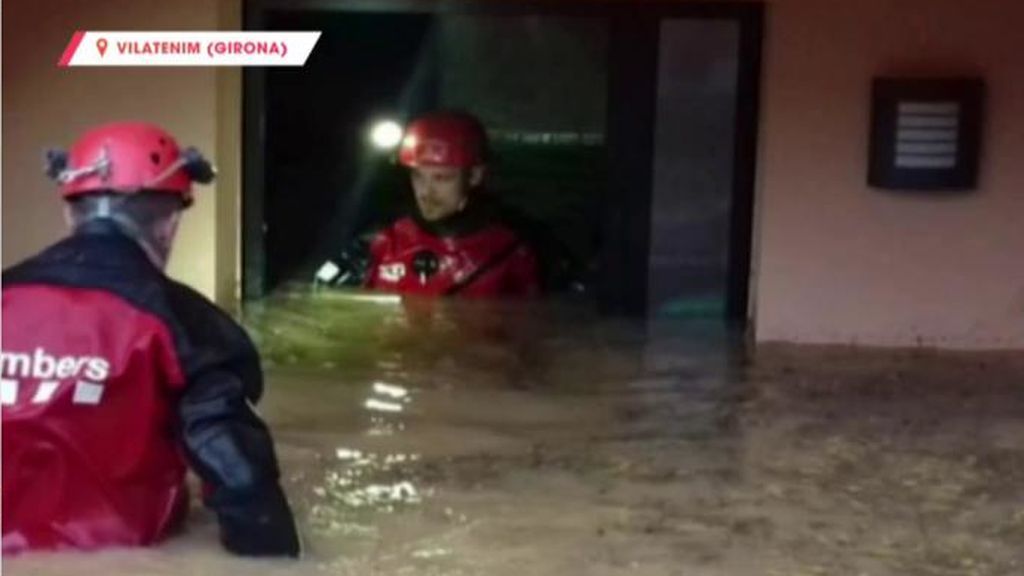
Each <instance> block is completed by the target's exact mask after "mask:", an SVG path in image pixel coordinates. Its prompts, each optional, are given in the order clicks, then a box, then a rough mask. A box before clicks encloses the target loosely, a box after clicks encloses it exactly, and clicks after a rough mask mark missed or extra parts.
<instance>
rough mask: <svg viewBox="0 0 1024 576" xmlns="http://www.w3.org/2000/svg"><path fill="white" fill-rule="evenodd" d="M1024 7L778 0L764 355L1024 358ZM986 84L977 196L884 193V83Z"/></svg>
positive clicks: (764, 164)
mask: <svg viewBox="0 0 1024 576" xmlns="http://www.w3.org/2000/svg"><path fill="white" fill-rule="evenodd" d="M1022 25H1024V3H1022V2H1018V1H1015V0H986V1H980V2H962V1H960V0H901V1H887V0H862V1H858V2H827V1H820V0H777V1H776V2H774V3H772V4H771V5H770V6H769V9H768V18H767V30H766V38H765V61H764V72H763V82H764V85H763V101H762V114H761V118H762V130H761V136H760V138H761V140H760V147H761V152H760V167H759V182H758V184H759V186H758V192H757V194H758V200H757V213H758V220H759V221H758V226H757V229H756V231H757V234H758V236H759V237H758V240H757V241H756V242H757V244H756V246H755V250H756V256H755V259H754V267H755V270H756V271H755V279H754V282H755V292H754V318H755V327H756V337H757V340H758V341H759V342H766V341H789V342H808V343H852V344H864V345H876V346H916V345H924V346H935V347H943V348H945V347H950V348H1024V32H1022V30H1021V26H1022ZM961 74H964V75H979V76H982V77H983V78H984V79H985V80H986V82H987V84H988V100H987V104H986V107H985V115H986V116H987V123H986V126H985V136H984V142H983V147H984V152H983V160H982V164H981V181H980V188H979V189H978V190H977V191H976V192H974V193H972V194H969V195H964V196H960V197H953V198H934V197H927V196H924V197H922V196H906V195H900V194H898V193H891V192H882V191H877V190H873V189H870V188H868V187H867V185H866V184H865V180H866V170H867V150H868V129H869V126H868V124H869V110H870V108H869V91H870V85H871V79H872V77H873V76H876V75H924V76H929V75H938V76H945V75H961Z"/></svg>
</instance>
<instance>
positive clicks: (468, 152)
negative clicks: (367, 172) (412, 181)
mask: <svg viewBox="0 0 1024 576" xmlns="http://www.w3.org/2000/svg"><path fill="white" fill-rule="evenodd" d="M398 161H399V162H400V163H402V164H403V165H405V166H409V167H414V166H448V167H453V168H469V167H471V166H478V165H480V164H484V163H486V161H487V132H486V131H485V130H484V127H483V124H481V123H480V121H479V120H477V119H476V117H474V116H472V115H470V114H465V113H461V112H435V113H433V114H428V115H426V116H421V117H420V118H417V119H416V120H413V121H412V122H411V123H410V124H409V126H408V128H406V131H405V138H404V139H403V140H402V147H401V149H400V150H399V152H398Z"/></svg>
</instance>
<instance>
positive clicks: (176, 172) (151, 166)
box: [46, 122, 214, 204]
mask: <svg viewBox="0 0 1024 576" xmlns="http://www.w3.org/2000/svg"><path fill="white" fill-rule="evenodd" d="M46 171H47V174H48V175H49V176H50V177H51V178H53V179H55V180H57V181H58V182H59V183H60V185H61V195H62V196H63V197H64V198H65V199H70V198H74V197H76V196H80V195H82V194H88V193H90V192H98V191H101V190H102V191H111V192H117V193H123V194H134V193H136V192H140V191H143V190H157V191H162V192H168V193H171V194H177V195H179V196H181V198H182V200H184V201H185V203H186V204H189V203H191V202H192V182H200V183H202V184H206V183H208V182H210V181H212V180H213V175H214V170H213V167H212V166H210V163H209V162H207V161H206V160H205V159H204V158H203V156H202V154H200V153H199V151H198V150H196V149H195V148H187V149H185V150H181V149H180V148H179V147H178V143H177V142H176V141H175V140H174V137H173V136H171V135H170V134H169V133H168V132H167V131H165V130H164V129H162V128H160V127H159V126H156V125H153V124H147V123H144V122H115V123H111V124H104V125H102V126H97V127H96V128H93V129H92V130H89V131H88V132H86V133H85V134H83V135H82V136H81V137H80V138H79V139H78V140H77V141H76V142H75V143H74V145H72V146H71V151H70V152H69V153H67V152H63V151H53V150H51V151H48V152H47V170H46Z"/></svg>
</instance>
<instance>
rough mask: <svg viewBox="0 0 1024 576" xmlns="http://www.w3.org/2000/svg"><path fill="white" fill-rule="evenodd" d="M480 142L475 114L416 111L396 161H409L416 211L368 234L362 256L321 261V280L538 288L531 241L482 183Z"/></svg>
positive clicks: (459, 291)
mask: <svg viewBox="0 0 1024 576" xmlns="http://www.w3.org/2000/svg"><path fill="white" fill-rule="evenodd" d="M487 156H488V142H487V136H486V132H485V131H484V128H483V126H482V124H481V123H480V121H479V120H477V119H476V118H475V117H473V116H472V115H469V114H466V113H461V112H436V113H432V114H428V115H425V116H422V117H420V118H417V119H416V120H414V121H413V122H411V123H410V124H409V126H408V128H407V129H406V131H405V136H404V139H403V140H402V143H401V147H400V149H399V153H398V161H399V163H400V164H402V165H403V166H405V167H407V168H408V169H409V176H410V180H411V183H412V189H413V194H414V197H415V201H416V208H417V209H416V211H415V212H414V213H413V214H412V215H411V216H408V217H405V218H401V219H399V220H398V221H396V222H394V223H393V224H391V225H390V226H388V227H386V228H385V229H383V230H381V231H379V232H377V233H375V234H373V235H372V237H371V238H370V241H369V246H368V252H367V253H366V254H365V257H364V258H363V264H362V265H359V266H356V267H355V268H359V269H358V270H355V272H354V273H353V270H352V265H351V262H349V263H347V264H346V265H342V266H337V265H335V264H333V263H328V264H327V265H325V267H326V268H325V267H322V268H321V270H320V272H318V278H319V280H320V281H321V282H327V283H332V282H333V283H340V282H338V281H336V280H335V279H336V278H340V277H344V278H345V279H347V283H349V284H351V283H352V282H351V278H353V277H354V278H358V280H357V282H361V283H362V285H363V286H364V287H367V288H370V289H373V290H379V291H385V292H393V293H400V294H410V295H421V296H428V297H437V296H455V295H458V296H465V297H469V298H495V297H497V298H501V297H505V298H509V297H511V298H517V297H528V296H533V295H536V294H537V293H538V291H539V285H540V282H539V277H538V269H537V261H536V258H535V255H534V252H533V249H532V248H531V246H530V245H529V244H528V243H527V242H526V241H525V240H524V239H523V238H522V237H521V236H520V235H519V234H518V233H517V232H516V231H514V230H513V229H512V228H511V227H509V226H508V225H506V224H505V223H503V222H502V219H501V217H500V215H499V209H498V206H497V204H496V202H494V201H493V200H492V199H491V198H489V196H488V194H487V192H486V190H485V181H486V177H487Z"/></svg>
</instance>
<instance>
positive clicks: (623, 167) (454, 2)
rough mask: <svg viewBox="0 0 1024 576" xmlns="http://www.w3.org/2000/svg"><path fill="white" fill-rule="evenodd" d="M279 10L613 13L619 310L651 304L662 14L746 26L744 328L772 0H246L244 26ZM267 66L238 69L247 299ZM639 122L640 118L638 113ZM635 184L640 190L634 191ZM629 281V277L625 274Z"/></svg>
mask: <svg viewBox="0 0 1024 576" xmlns="http://www.w3.org/2000/svg"><path fill="white" fill-rule="evenodd" d="M273 11H289V12H296V11H298V12H301V11H339V12H357V13H358V12H374V13H384V14H387V13H410V12H412V13H434V14H471V15H474V14H475V15H492V16H529V15H543V16H578V17H598V18H606V19H607V21H608V23H609V32H610V35H609V62H608V65H609V68H608V78H609V84H608V117H607V136H606V142H607V143H608V151H609V156H610V158H609V163H608V166H609V170H610V171H609V187H608V190H607V193H608V196H606V197H605V198H604V202H603V206H604V210H603V222H602V229H603V230H602V231H603V235H602V237H603V244H604V248H603V249H602V252H601V259H602V274H601V277H600V278H599V280H598V286H597V294H598V304H599V306H600V308H601V309H602V310H603V311H604V312H606V313H608V314H613V315H628V316H643V315H646V313H647V308H648V303H647V277H648V254H649V248H650V232H651V230H650V229H651V215H650V208H651V200H652V195H653V188H652V184H653V169H654V163H653V152H654V121H655V113H656V101H655V94H656V87H657V70H658V60H657V56H658V48H659V30H660V26H659V24H660V21H661V20H662V19H671V18H687V19H719V20H722V19H724V20H732V21H735V22H737V23H738V25H739V30H740V40H739V42H740V45H739V66H738V71H737V75H738V76H737V97H736V102H735V119H736V121H735V130H734V132H735V133H734V150H733V178H732V202H731V205H732V212H731V215H730V227H731V230H730V242H729V263H728V273H727V274H728V282H727V301H726V319H727V320H728V321H729V322H730V324H733V325H736V326H739V327H745V326H746V325H747V323H748V322H749V315H750V313H751V309H752V307H751V305H750V291H751V281H752V279H751V277H750V270H751V257H752V243H753V226H754V194H755V174H756V161H757V148H758V144H757V139H758V122H759V118H758V112H759V107H760V83H761V50H762V39H763V34H764V12H765V7H764V5H763V4H762V3H759V2H737V3H731V2H730V3H721V2H629V3H625V2H622V3H611V2H597V1H581V2H554V1H546V2H545V1H529V0H527V1H517V0H512V1H507V2H506V1H501V2H479V1H474V0H245V2H244V13H243V28H244V29H245V30H260V29H263V28H264V27H265V23H266V20H267V14H268V13H270V12H273ZM265 88H266V71H265V69H263V68H246V69H245V70H244V72H243V105H242V107H243V131H242V134H243V150H242V157H243V191H244V192H243V194H242V214H241V217H242V226H241V227H242V247H241V248H242V249H241V254H242V298H243V302H245V301H251V300H252V299H255V298H259V297H261V296H263V295H264V294H265V287H264V280H265V269H266V262H265V256H266V253H265V248H264V232H265V225H264V219H263V215H264V198H265V190H264V174H263V172H262V168H263V166H265V160H266V158H265V137H266V115H265V100H264V94H265ZM638 120H639V121H638ZM638 190H639V191H640V193H638V192H637V191H638ZM624 279H629V280H628V281H627V280H624Z"/></svg>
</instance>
